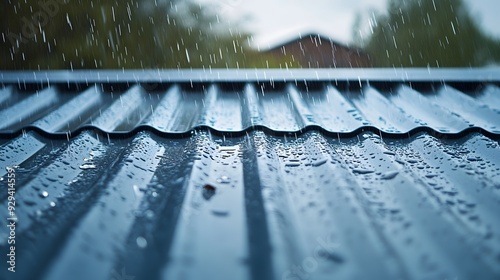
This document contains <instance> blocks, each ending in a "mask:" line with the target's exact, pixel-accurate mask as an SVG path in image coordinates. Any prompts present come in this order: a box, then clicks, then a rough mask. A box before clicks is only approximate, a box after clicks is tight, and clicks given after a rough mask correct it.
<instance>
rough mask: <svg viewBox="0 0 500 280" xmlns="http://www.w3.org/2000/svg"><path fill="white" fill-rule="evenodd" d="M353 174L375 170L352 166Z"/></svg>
mask: <svg viewBox="0 0 500 280" xmlns="http://www.w3.org/2000/svg"><path fill="white" fill-rule="evenodd" d="M352 172H354V173H355V174H369V173H373V172H375V170H372V169H364V168H354V169H353V170H352Z"/></svg>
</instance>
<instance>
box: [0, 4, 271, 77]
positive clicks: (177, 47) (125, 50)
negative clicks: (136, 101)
mask: <svg viewBox="0 0 500 280" xmlns="http://www.w3.org/2000/svg"><path fill="white" fill-rule="evenodd" d="M0 8H1V9H2V11H3V13H4V14H5V16H4V17H2V18H1V19H0V25H1V30H0V32H2V33H0V35H1V36H0V54H1V57H2V60H1V61H0V69H10V70H20V69H82V68H85V69H96V68H204V67H205V68H209V67H213V68H220V67H224V68H226V67H230V68H237V67H255V66H261V65H265V62H264V61H265V59H266V58H265V57H260V56H258V55H256V53H255V52H253V51H251V50H248V49H247V48H246V47H245V46H246V43H247V40H248V38H249V36H250V35H249V34H247V33H245V32H241V31H240V30H239V29H238V26H236V27H234V26H233V27H229V26H222V24H221V23H219V20H218V19H217V17H216V15H215V14H214V13H211V12H209V11H210V10H209V9H206V7H205V8H202V7H201V6H199V5H195V4H193V3H191V2H189V1H176V0H156V1H141V0H113V1H104V0H94V1H86V0H71V1H70V0H43V1H40V2H38V1H2V2H1V4H0ZM247 56H248V57H250V58H252V59H247Z"/></svg>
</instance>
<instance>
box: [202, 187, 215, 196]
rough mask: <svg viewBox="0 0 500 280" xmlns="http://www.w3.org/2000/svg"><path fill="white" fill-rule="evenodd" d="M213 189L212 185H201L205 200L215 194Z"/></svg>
mask: <svg viewBox="0 0 500 280" xmlns="http://www.w3.org/2000/svg"><path fill="white" fill-rule="evenodd" d="M215 190H216V188H215V187H214V186H212V185H208V184H207V185H205V186H204V187H203V192H202V196H203V198H204V199H205V200H210V199H211V198H212V196H214V195H215Z"/></svg>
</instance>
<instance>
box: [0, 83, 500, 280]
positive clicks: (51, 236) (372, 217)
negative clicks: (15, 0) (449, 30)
mask: <svg viewBox="0 0 500 280" xmlns="http://www.w3.org/2000/svg"><path fill="white" fill-rule="evenodd" d="M4 85H5V88H3V89H2V93H3V94H2V95H0V109H1V110H0V115H1V116H2V118H1V119H0V127H1V129H0V131H1V133H2V134H1V135H2V137H1V138H0V184H2V186H3V185H4V184H5V182H6V180H7V169H6V168H7V167H14V169H15V174H16V195H15V197H16V203H17V207H16V216H17V218H18V223H17V227H16V234H17V236H16V246H17V247H16V248H17V249H16V261H17V272H16V274H15V275H13V274H10V272H8V271H7V270H6V269H2V270H0V278H1V279H47V280H53V279H56V280H58V279H76V280H78V279H97V280H99V279H103V280H107V279H130V277H135V279H228V280H229V279H498V278H500V222H499V219H498V213H500V146H499V145H500V143H499V141H498V134H499V133H500V132H499V131H498V125H500V123H499V120H500V118H498V114H499V112H500V111H499V110H500V108H499V105H498V104H500V102H498V100H500V99H499V98H500V97H499V96H500V95H499V94H500V88H499V86H498V84H496V83H492V82H485V83H481V82H479V81H476V82H474V83H462V84H457V83H446V82H445V83H418V84H407V83H405V82H401V81H399V82H398V81H387V82H385V83H381V84H380V83H373V82H372V83H369V82H361V85H360V84H359V82H355V83H347V82H345V81H344V82H337V83H336V82H335V81H330V82H320V83H312V82H307V81H306V83H304V82H297V83H295V82H294V81H290V82H288V81H286V82H284V83H276V82H273V83H271V82H267V83H257V82H248V83H234V84H224V83H217V82H214V83H193V85H192V86H191V84H190V83H183V82H178V83H177V82H176V83H166V84H161V85H158V86H157V87H155V88H150V87H148V85H147V84H146V85H145V84H141V83H132V84H129V85H119V86H117V85H115V84H107V83H97V84H89V85H85V86H83V84H79V85H70V86H67V85H63V84H57V83H55V84H51V85H50V86H47V85H41V86H40V85H39V86H35V85H21V84H10V83H4ZM4 96H5V97H4ZM4 117H5V118H4ZM425 127H427V128H429V129H423V128H425ZM17 130H20V131H21V133H12V132H15V131H17ZM106 132H110V133H109V134H108V133H106ZM408 132H409V133H408ZM457 132H461V133H460V134H457ZM2 189H3V188H2ZM7 203H8V198H7V192H2V193H0V204H1V206H0V207H2V208H3V209H7ZM7 217H8V212H6V211H3V210H2V211H0V219H2V220H4V221H5V220H6V219H7ZM7 237H8V232H7V231H6V230H1V231H0V251H2V252H7V248H8V246H9V245H8V244H7V241H6V240H7ZM6 260H7V256H6V254H2V257H1V258H0V261H1V262H2V263H6ZM12 276H14V278H13V277H12ZM6 277H7V278H6ZM126 277H128V278H126Z"/></svg>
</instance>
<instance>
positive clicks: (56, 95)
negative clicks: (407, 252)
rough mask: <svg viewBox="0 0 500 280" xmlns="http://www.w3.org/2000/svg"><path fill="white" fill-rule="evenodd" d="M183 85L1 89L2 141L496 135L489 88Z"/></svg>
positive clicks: (32, 84)
mask: <svg viewBox="0 0 500 280" xmlns="http://www.w3.org/2000/svg"><path fill="white" fill-rule="evenodd" d="M322 73H323V72H322ZM327 73H328V72H327ZM333 73H335V72H333ZM444 73H446V72H444ZM5 75H7V74H5ZM5 75H4V76H5ZM39 75H41V74H39ZM76 75H77V74H76ZM62 76H64V75H62ZM190 76H194V77H196V76H199V75H195V74H191V75H187V76H186V77H184V80H177V81H176V82H156V83H148V84H145V83H142V80H140V79H139V80H137V79H138V78H136V81H135V82H128V81H127V82H125V80H122V81H121V83H120V82H113V83H111V82H110V83H103V82H99V83H96V84H92V83H90V82H84V81H85V80H80V82H79V83H78V82H76V81H75V82H74V83H69V82H67V83H57V82H52V84H50V83H48V84H44V80H43V79H41V80H38V79H31V80H28V81H24V82H23V83H22V84H20V83H14V84H12V83H9V82H4V86H5V87H4V88H3V89H2V90H1V91H2V92H1V96H3V98H2V100H0V106H1V107H0V109H3V110H1V111H0V120H1V121H0V133H2V134H11V133H16V132H17V133H19V131H21V130H22V129H27V128H33V129H37V130H38V131H39V132H43V133H46V134H47V133H49V134H63V135H64V134H75V133H76V132H78V131H81V130H82V129H85V128H87V129H88V128H96V129H99V130H101V131H103V132H108V133H127V132H131V131H134V130H136V131H137V130H138V128H139V129H140V127H142V128H145V127H146V128H148V129H153V130H156V131H157V132H161V133H167V134H189V133H190V132H191V131H192V130H193V129H198V128H202V127H207V128H211V129H213V130H215V131H218V132H222V133H226V132H235V133H240V134H241V132H244V131H249V130H251V129H255V128H260V129H268V130H272V131H274V132H285V133H288V132H300V131H302V130H307V129H319V130H323V131H325V132H329V133H344V134H353V133H357V132H359V131H360V130H361V129H365V130H366V129H371V130H372V131H381V132H383V133H384V134H407V133H408V132H413V131H415V130H422V129H425V130H426V131H431V130H433V131H434V132H438V133H458V132H462V131H464V130H466V129H470V128H474V130H476V131H479V130H480V131H483V132H485V133H489V134H496V135H498V134H500V105H499V104H500V87H499V86H498V83H495V82H481V81H480V80H476V81H475V82H468V83H465V82H464V83H452V82H450V83H447V82H446V81H442V82H441V83H436V82H427V83H424V82H419V83H414V82H412V80H411V79H407V80H406V81H403V80H396V81H390V80H387V81H385V82H381V81H378V82H377V81H371V80H369V79H368V80H366V81H362V80H361V78H358V79H359V80H358V81H356V82H355V83H354V84H353V83H351V81H350V80H348V79H346V80H339V79H337V78H336V79H334V80H330V81H321V80H320V81H316V80H312V81H311V80H307V79H301V77H300V76H298V77H296V78H293V79H292V78H289V79H285V80H283V81H276V80H274V78H272V77H270V78H268V79H269V80H261V81H259V82H256V81H253V80H252V79H249V81H247V82H233V83H228V82H227V81H226V82H217V81H215V82H208V81H205V80H204V79H200V80H195V79H193V77H190ZM235 76H237V75H235ZM257 76H258V75H257ZM322 76H325V74H324V73H323V74H322ZM499 76H500V75H499ZM368 78H369V77H368ZM68 80H72V79H70V78H69V77H68ZM49 81H50V79H49ZM45 82H46V81H45ZM39 83H42V84H39ZM35 93H36V94H35ZM75 93H78V94H75Z"/></svg>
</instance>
